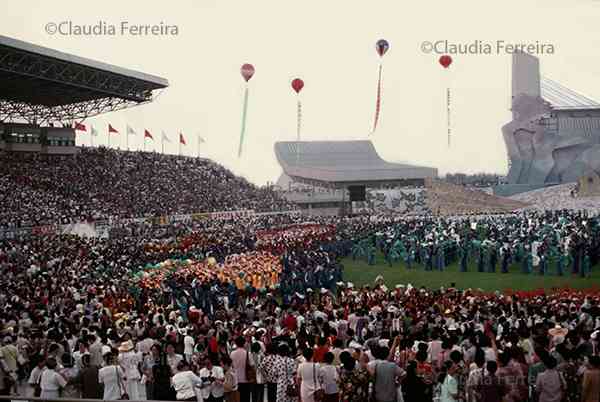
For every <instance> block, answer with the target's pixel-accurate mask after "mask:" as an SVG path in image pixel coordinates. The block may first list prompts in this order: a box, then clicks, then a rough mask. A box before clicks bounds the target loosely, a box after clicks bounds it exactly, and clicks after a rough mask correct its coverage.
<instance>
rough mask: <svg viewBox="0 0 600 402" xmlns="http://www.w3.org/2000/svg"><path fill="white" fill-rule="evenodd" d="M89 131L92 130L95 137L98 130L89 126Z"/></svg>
mask: <svg viewBox="0 0 600 402" xmlns="http://www.w3.org/2000/svg"><path fill="white" fill-rule="evenodd" d="M90 131H91V132H92V135H93V136H94V137H97V136H98V130H96V129H95V128H94V126H90Z"/></svg>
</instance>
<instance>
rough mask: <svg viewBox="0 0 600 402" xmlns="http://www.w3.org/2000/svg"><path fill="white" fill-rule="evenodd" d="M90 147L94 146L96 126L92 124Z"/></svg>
mask: <svg viewBox="0 0 600 402" xmlns="http://www.w3.org/2000/svg"><path fill="white" fill-rule="evenodd" d="M90 148H94V126H92V125H91V124H90Z"/></svg>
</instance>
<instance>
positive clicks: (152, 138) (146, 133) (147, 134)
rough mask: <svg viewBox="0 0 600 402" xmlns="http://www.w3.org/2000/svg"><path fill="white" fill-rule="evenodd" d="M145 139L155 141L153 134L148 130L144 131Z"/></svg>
mask: <svg viewBox="0 0 600 402" xmlns="http://www.w3.org/2000/svg"><path fill="white" fill-rule="evenodd" d="M144 138H150V139H151V140H152V141H154V137H152V134H150V131H148V130H144Z"/></svg>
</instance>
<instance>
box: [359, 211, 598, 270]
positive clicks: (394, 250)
mask: <svg viewBox="0 0 600 402" xmlns="http://www.w3.org/2000/svg"><path fill="white" fill-rule="evenodd" d="M351 254H352V258H353V259H357V258H361V259H364V260H365V261H366V262H367V263H368V264H369V265H375V264H376V263H377V256H378V255H383V257H384V259H385V261H386V262H387V263H388V264H389V265H390V266H393V265H395V264H397V263H398V262H400V261H402V262H404V264H405V265H406V267H407V269H416V268H417V267H419V266H421V267H423V269H424V270H425V271H443V270H444V269H446V267H448V266H449V265H451V264H453V263H457V264H458V267H459V270H460V271H461V272H467V271H468V270H469V269H476V270H477V271H478V272H489V273H493V272H497V271H499V272H501V273H508V272H509V270H513V271H514V270H515V268H517V269H519V270H520V271H521V272H522V273H524V274H537V275H557V276H563V275H570V274H572V275H578V276H581V277H589V276H590V274H591V267H592V265H593V264H595V263H596V262H597V261H598V259H599V257H600V220H599V219H598V218H597V217H592V218H590V217H587V216H586V215H585V214H583V213H577V214H574V213H572V212H568V211H560V212H548V213H523V214H520V215H508V216H507V215H498V216H485V217H467V218H461V219H458V218H455V219H444V218H433V217H427V218H410V219H406V220H404V221H401V222H398V223H395V224H394V225H392V226H390V227H388V228H387V229H386V230H380V231H378V232H373V233H370V234H369V235H368V236H366V237H363V238H361V239H359V240H357V241H355V243H354V246H353V248H352V253H351Z"/></svg>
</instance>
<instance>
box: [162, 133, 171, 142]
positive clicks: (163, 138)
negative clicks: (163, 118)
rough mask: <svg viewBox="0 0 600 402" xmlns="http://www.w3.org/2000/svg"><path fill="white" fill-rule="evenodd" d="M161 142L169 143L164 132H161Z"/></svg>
mask: <svg viewBox="0 0 600 402" xmlns="http://www.w3.org/2000/svg"><path fill="white" fill-rule="evenodd" d="M162 140H163V141H165V142H171V140H170V139H169V137H167V135H166V134H165V132H164V131H163V132H162Z"/></svg>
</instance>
